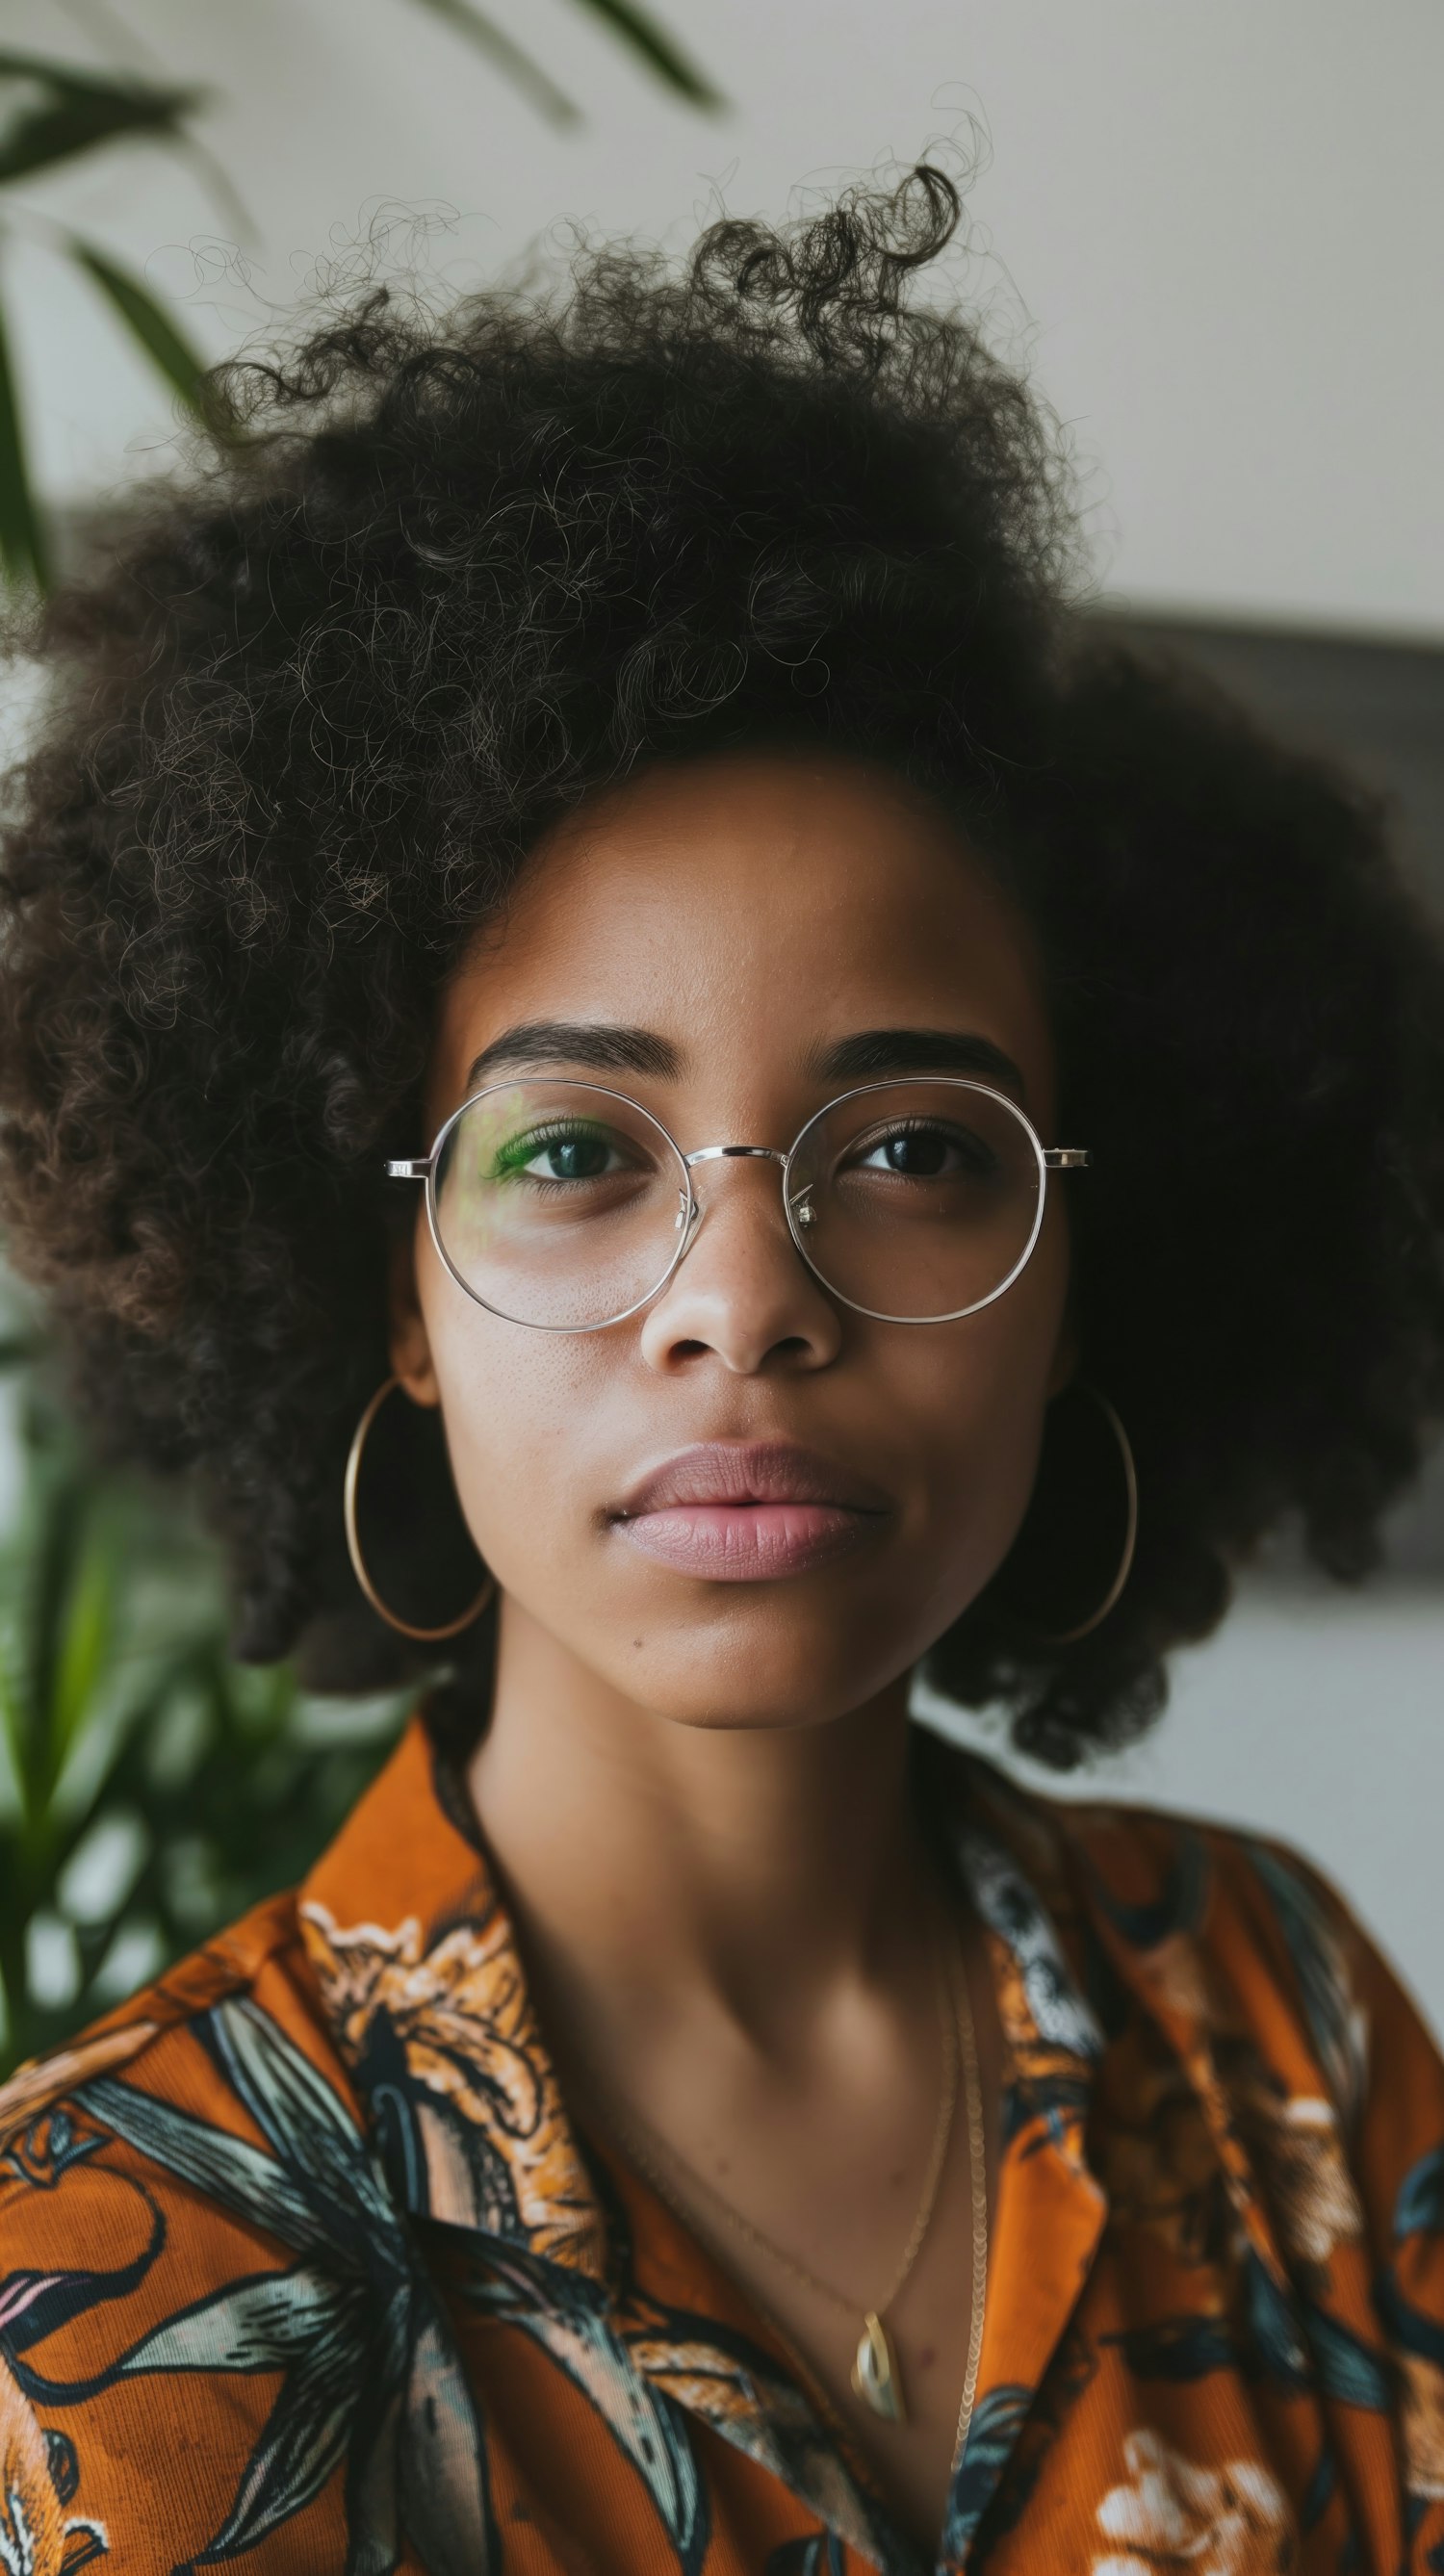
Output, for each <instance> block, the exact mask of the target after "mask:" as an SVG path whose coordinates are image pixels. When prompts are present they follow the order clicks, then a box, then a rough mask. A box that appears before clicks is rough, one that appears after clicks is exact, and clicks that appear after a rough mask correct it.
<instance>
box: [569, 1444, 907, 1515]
mask: <svg viewBox="0 0 1444 2576" xmlns="http://www.w3.org/2000/svg"><path fill="white" fill-rule="evenodd" d="M687 1503H836V1504H841V1505H842V1506H844V1507H845V1508H846V1509H847V1510H849V1511H855V1512H882V1511H886V1510H888V1508H889V1504H890V1497H889V1496H888V1495H887V1494H885V1493H884V1492H883V1490H882V1488H881V1486H880V1485H875V1484H874V1483H873V1482H872V1481H871V1479H870V1478H869V1477H866V1476H860V1475H858V1474H857V1473H856V1471H855V1470H854V1469H853V1468H851V1467H841V1466H839V1465H838V1463H837V1461H836V1460H835V1459H832V1458H825V1457H824V1456H823V1454H822V1452H821V1451H820V1450H818V1449H803V1448H799V1447H797V1446H796V1445H795V1444H794V1443H793V1442H791V1441H785V1440H746V1441H742V1440H706V1441H702V1442H700V1443H699V1444H698V1445H697V1447H695V1448H692V1449H679V1450H678V1451H677V1452H676V1453H675V1455H674V1456H673V1457H671V1458H664V1459H663V1461H662V1463H661V1465H660V1466H658V1467H651V1468H649V1469H648V1470H647V1472H646V1473H645V1474H644V1475H642V1476H639V1477H638V1479H637V1481H636V1483H635V1484H634V1485H632V1486H631V1487H630V1489H629V1490H628V1492H627V1493H626V1494H624V1495H623V1497H622V1499H621V1501H620V1502H619V1503H617V1504H616V1505H614V1507H613V1515H612V1516H613V1518H614V1519H616V1520H631V1519H633V1518H634V1517H635V1516H636V1515H637V1514H638V1513H639V1512H660V1511H667V1510H670V1509H672V1508H674V1507H676V1506H677V1505H682V1504H687Z"/></svg>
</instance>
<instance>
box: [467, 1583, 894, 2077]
mask: <svg viewBox="0 0 1444 2576" xmlns="http://www.w3.org/2000/svg"><path fill="white" fill-rule="evenodd" d="M907 1768H908V1716H907V1681H906V1677H904V1678H903V1679H901V1680H899V1681H898V1682H897V1683H896V1684H894V1685H893V1686H891V1687H890V1688H889V1689H888V1690H886V1691H884V1692H882V1693H881V1694H879V1695H878V1696H877V1697H876V1698H874V1699H872V1700H869V1701H868V1702H867V1703H865V1704H864V1705H863V1706H862V1707H859V1708H855V1709H852V1710H850V1711H848V1712H847V1713H846V1714H844V1715H842V1716H839V1717H837V1718H834V1719H831V1720H828V1721H826V1722H824V1723H821V1724H808V1725H799V1726H797V1727H793V1728H790V1727H787V1726H778V1727H767V1728H751V1729H749V1728H728V1727H720V1726H708V1727H701V1726H690V1725H682V1724H679V1723H677V1722H676V1721H675V1720H672V1719H670V1718H667V1717H665V1716H663V1715H661V1714H659V1713H658V1712H657V1711H656V1710H655V1709H649V1708H646V1707H644V1706H641V1705H639V1704H638V1703H637V1702H636V1701H634V1700H631V1699H628V1698H627V1697H626V1696H625V1695H624V1694H622V1693H621V1692H618V1691H614V1690H612V1689H611V1688H610V1687H609V1686H608V1685H607V1684H605V1683H604V1682H602V1681H600V1680H599V1679H598V1677H597V1676H596V1675H595V1674H593V1673H590V1672H588V1671H587V1670H586V1668H585V1667H583V1666H581V1665H580V1664H578V1662H577V1661H576V1659H575V1658H574V1657H573V1656H572V1655H571V1654H570V1653H569V1652H568V1651H567V1649H566V1648H565V1647H563V1646H561V1645H560V1644H559V1643H558V1641H557V1640H556V1639H555V1638H553V1637H552V1636H550V1635H549V1634H548V1632H547V1631H546V1630H545V1629H543V1628H541V1627H540V1626H539V1625H538V1624H537V1623H536V1622H535V1621H534V1620H532V1619H531V1618H529V1617H528V1615H527V1613H526V1612H525V1611H523V1610H520V1609H519V1608H518V1607H517V1605H516V1604H515V1603H514V1602H512V1601H510V1600H508V1601H506V1602H505V1603H504V1605H503V1612H502V1619H501V1628H500V1637H499V1643H498V1658H497V1674H496V1686H495V1693H494V1699H493V1708H492V1716H491V1722H490V1725H489V1727H488V1730H487V1734H486V1736H485V1739H484V1741H483V1742H482V1744H481V1746H480V1748H479V1750H478V1752H477V1754H476V1756H475V1759H474V1761H473V1764H472V1769H471V1788H472V1794H473V1797H474V1799H475V1803H476V1808H477V1813H478V1815H479V1817H480V1819H481V1823H482V1828H483V1831H484V1833H485V1835H486V1838H487V1843H488V1847H489V1849H490V1851H491V1854H492V1856H493V1858H494V1859H495V1861H496V1864H497V1866H498V1869H499V1872H500V1875H501V1878H502V1881H503V1883H504V1885H505V1887H506V1890H507V1893H508V1896H509V1898H510V1901H511V1904H512V1908H513V1911H514V1913H515V1916H516V1919H517V1924H518V1929H519V1931H520V1932H521V1934H522V1937H523V1940H524V1942H525V1944H526V1947H527V1950H528V1955H529V1962H530V1964H531V1966H532V1969H533V1973H534V1974H536V1975H537V1976H538V1977H539V1981H540V1983H541V1985H542V1987H543V1988H544V1989H545V1990H546V1995H547V2001H548V2007H549V2009H550V2008H555V2007H557V2006H560V2008H561V2010H562V2011H563V2013H564V2015H565V2018H566V2019H567V2020H568V2021H571V2022H573V2023H575V2022H577V2021H578V2020H579V2019H580V2018H582V2017H584V2018H585V2022H586V2024H587V2026H588V2027H590V2028H592V2029H593V2030H595V2031H598V2032H600V2033H602V2034H605V2033H606V2031H607V2030H608V2028H609V2026H610V2025H611V2024H612V2022H613V2020H614V2016H615V2009H616V2007H615V2003H614V1999H615V1998H617V1997H619V1996H624V1997H626V1998H627V2005H626V2010H627V2014H628V2018H629V2019H633V2020H635V2019H636V2018H637V2017H638V2016H640V2017H641V2018H643V2019H644V2020H645V2021H646V2022H648V2023H649V2024H650V2025H651V2026H652V2030H653V2032H654V2033H655V2034H656V2035H657V2036H658V2037H661V2036H662V2034H663V2033H664V2032H665V2030H666V2028H667V2027H668V2026H673V2027H675V2025H676V2022H677V2021H678V2019H679V2018H683V2017H685V2018H687V2019H689V2020H693V2021H695V2019H696V2017H697V2015H698V2013H699V2012H702V2013H705V2014H708V2015H717V2014H720V2015H722V2016H724V2017H725V2018H726V2020H728V2021H729V2022H731V2023H732V2024H733V2025H734V2027H735V2028H736V2029H737V2031H738V2034H739V2035H745V2036H746V2037H747V2038H748V2039H749V2040H750V2041H751V2042H752V2044H753V2045H754V2046H755V2047H757V2048H759V2049H760V2050H762V2051H764V2052H767V2053H771V2051H772V2050H773V2049H778V2050H782V2049H785V2048H786V2047H787V2045H788V2044H789V2031H795V2030H796V2029H797V2028H798V2027H799V2026H800V2025H802V2024H805V2023H806V2022H807V2021H808V2020H810V2019H811V2018H812V2017H813V2016H814V2015H815V2013H816V2011H817V2009H818V2008H819V2006H820V2005H821V2004H823V2003H824V2002H825V2000H826V1999H827V1998H828V1997H829V1996H830V1995H834V1994H836V1993H837V1991H838V1989H839V1987H842V1986H856V1985H857V1984H859V1983H863V1984H867V1985H873V1984H875V1983H878V1982H886V1981H887V1980H888V1979H889V1978H890V1977H891V1976H892V1975H893V1974H895V1972H896V1969H897V1965H898V1962H899V1959H900V1958H902V1957H908V1956H911V1957H912V1958H916V1956H917V1953H918V1949H919V1947H920V1946H921V1945H922V1944H923V1943H925V1942H926V1940H927V1938H928V1931H927V1926H926V1923H925V1920H924V1906H923V1901H922V1892H923V1890H924V1888H925V1886H926V1883H927V1881H926V1873H925V1868H924V1864H923V1861H922V1855H921V1852H920V1849H919V1844H918V1839H917V1833H916V1828H915V1826H914V1824H913V1821H912V1817H911V1813H910V1808H909V1801H908V1795H907Z"/></svg>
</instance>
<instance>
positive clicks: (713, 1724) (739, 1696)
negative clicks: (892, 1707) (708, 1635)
mask: <svg viewBox="0 0 1444 2576" xmlns="http://www.w3.org/2000/svg"><path fill="white" fill-rule="evenodd" d="M829 1642H830V1650H829V1651H826V1652H822V1653H820V1652H819V1651H818V1650H817V1647H816V1644H815V1642H814V1641H812V1640H808V1641H806V1643H805V1644H804V1645H803V1646H801V1647H800V1649H798V1650H796V1651H793V1652H791V1653H786V1652H784V1653H778V1652H777V1651H776V1642H775V1641H773V1643H772V1646H771V1648H770V1650H764V1651H759V1652H757V1653H754V1654H749V1653H748V1652H747V1650H746V1648H745V1647H739V1645H738V1643H737V1641H736V1640H735V1639H730V1640H726V1641H723V1640H718V1641H717V1644H716V1646H715V1648H714V1649H713V1650H712V1651H710V1652H709V1651H708V1647H707V1645H706V1643H705V1642H704V1641H702V1640H699V1639H698V1637H697V1636H696V1634H695V1632H694V1633H692V1634H683V1635H680V1636H673V1637H666V1636H659V1637H656V1638H655V1639H649V1640H648V1642H647V1645H646V1646H645V1647H644V1649H643V1650H642V1652H641V1653H640V1654H638V1653H635V1652H634V1653H633V1655H632V1658H631V1661H630V1664H626V1665H623V1666H622V1669H621V1670H620V1671H617V1670H616V1669H615V1668H614V1670H613V1674H612V1678H613V1679H614V1680H615V1681H616V1682H617V1683H618V1684H619V1685H620V1687H621V1688H623V1689H624V1690H625V1691H626V1692H627V1693H628V1696H629V1697H632V1698H635V1699H638V1700H640V1701H641V1702H642V1703H643V1704H644V1705H645V1706H646V1707H647V1708H649V1709H652V1710H654V1711H655V1713H656V1714H657V1715H658V1716H659V1717H664V1718H666V1719H668V1720H669V1722H670V1723H672V1724H673V1725H676V1726H692V1727H699V1728H703V1729H705V1730H707V1731H708V1732H717V1733H738V1734H742V1733H746V1734H756V1733H759V1732H761V1731H763V1730H764V1729H765V1730H769V1731H772V1732H777V1731H779V1730H787V1729H792V1730H800V1729H802V1728H806V1727H814V1726H827V1725H830V1724H831V1723H832V1721H833V1720H834V1719H836V1718H839V1717H843V1716H845V1715H846V1714H847V1712H848V1711H849V1710H851V1709H854V1708H857V1707H859V1706H860V1705H861V1703H862V1702H864V1701H865V1700H869V1699H871V1698H873V1697H875V1695H876V1694H877V1693H878V1692H879V1691H883V1690H886V1689H887V1688H888V1686H889V1685H890V1684H891V1683H893V1682H895V1681H896V1680H897V1679H898V1677H899V1675H900V1674H902V1673H904V1672H907V1671H908V1670H910V1668H911V1666H912V1664H913V1662H914V1661H915V1660H916V1658H915V1656H913V1655H911V1654H905V1653H902V1652H899V1653H898V1654H896V1655H886V1654H883V1655H879V1654H877V1652H876V1649H875V1648H874V1651H873V1652H872V1653H869V1654H866V1655H862V1654H859V1655H854V1656H846V1655H839V1653H838V1652H837V1646H836V1641H835V1639H833V1640H831V1641H829Z"/></svg>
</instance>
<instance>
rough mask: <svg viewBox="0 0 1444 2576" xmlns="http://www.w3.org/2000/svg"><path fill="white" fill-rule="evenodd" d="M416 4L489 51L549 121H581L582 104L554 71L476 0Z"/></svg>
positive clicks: (435, 0) (432, 0) (481, 50)
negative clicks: (559, 82)
mask: <svg viewBox="0 0 1444 2576" xmlns="http://www.w3.org/2000/svg"><path fill="white" fill-rule="evenodd" d="M415 5H416V6H417V7H418V8H421V9H429V10H430V11H431V13H432V15H433V17H436V18H444V19H445V20H446V23H447V25H448V26H450V27H454V28H455V29H456V32H457V34H458V35H459V36H465V38H466V39H467V42H468V43H469V44H473V45H475V46H476V48H477V51H478V52H479V53H483V54H485V55H486V57H487V60H488V61H489V62H492V63H494V64H495V65H496V68H497V70H498V71H499V72H504V73H505V75H506V77H507V79H508V80H509V81H510V82H511V83H512V84H513V86H514V87H515V88H516V89H519V90H520V91H521V92H522V94H523V96H524V97H526V98H529V99H530V100H531V103H532V105H533V107H534V108H536V109H537V110H538V112H539V114H541V115H542V116H544V117H545V118H546V120H547V122H548V124H549V125H576V124H578V123H579V122H580V118H581V110H580V108H579V107H578V106H577V105H576V103H575V101H574V100H572V99H570V98H568V96H567V94H566V91H565V90H563V89H558V87H557V84H556V82H555V81H554V80H553V79H552V76H551V74H550V72H546V71H543V69H542V67H541V64H540V63H538V62H534V61H533V60H532V57H531V55H530V54H528V53H525V52H524V51H523V49H522V47H521V46H520V45H518V44H516V43H515V42H514V41H513V39H512V38H511V37H510V36H509V35H508V34H507V32H506V30H505V28H504V27H498V26H497V24H496V22H495V20H494V19H491V18H488V17H487V16H486V15H485V14H484V12H483V11H482V10H480V9H477V8H475V7H474V6H473V5H472V0H415Z"/></svg>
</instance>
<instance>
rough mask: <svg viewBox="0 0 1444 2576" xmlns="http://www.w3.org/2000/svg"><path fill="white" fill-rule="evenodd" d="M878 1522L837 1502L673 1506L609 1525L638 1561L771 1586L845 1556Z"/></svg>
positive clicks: (876, 1514) (719, 1580)
mask: <svg viewBox="0 0 1444 2576" xmlns="http://www.w3.org/2000/svg"><path fill="white" fill-rule="evenodd" d="M882 1517H883V1516H882V1514H881V1513H880V1512H856V1511H851V1510H849V1509H848V1508H847V1507H846V1506H845V1505H844V1504H842V1503H675V1504H672V1505H671V1506H670V1507H669V1508H668V1509H667V1510H665V1511H656V1512H638V1513H637V1514H636V1515H635V1517H634V1518H632V1519H630V1520H618V1521H614V1522H613V1524H612V1526H613V1528H614V1529H617V1530H619V1531H620V1532H621V1535H622V1537H623V1538H625V1539H626V1540H628V1541H629V1542H630V1544H631V1545H632V1546H633V1547H635V1548H639V1549H640V1550H641V1553H642V1554H643V1556H651V1557H655V1558H656V1560H657V1562H658V1563H659V1564H660V1565H670V1566H674V1567H675V1568H676V1570H677V1572H678V1573H680V1574H700V1575H704V1576H705V1577H706V1578H707V1579H708V1581H709V1582H712V1583H776V1582H779V1581H780V1580H781V1579H782V1577H783V1576H784V1575H788V1574H804V1573H806V1572H807V1571H808V1569H809V1568H810V1567H812V1566H815V1565H832V1564H834V1563H835V1562H836V1560H837V1559H838V1558H839V1557H842V1556H851V1554H852V1552H853V1550H854V1548H857V1547H860V1546H861V1545H862V1544H863V1542H864V1541H865V1540H866V1539H868V1538H870V1537H871V1536H872V1535H873V1533H874V1531H875V1530H876V1529H877V1528H878V1526H879V1524H880V1522H881V1520H882Z"/></svg>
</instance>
